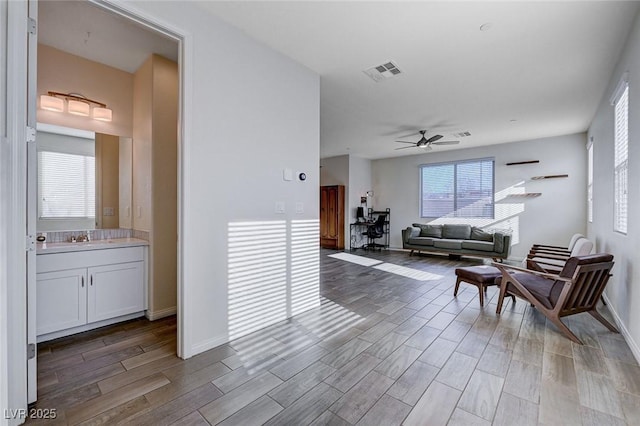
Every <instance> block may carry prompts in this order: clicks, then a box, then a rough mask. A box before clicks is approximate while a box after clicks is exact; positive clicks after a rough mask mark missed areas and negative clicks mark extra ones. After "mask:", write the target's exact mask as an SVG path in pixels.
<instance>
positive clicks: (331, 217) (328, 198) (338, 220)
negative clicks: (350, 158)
mask: <svg viewBox="0 0 640 426" xmlns="http://www.w3.org/2000/svg"><path fill="white" fill-rule="evenodd" d="M320 247H325V248H332V249H337V250H342V249H344V185H332V186H321V187H320Z"/></svg>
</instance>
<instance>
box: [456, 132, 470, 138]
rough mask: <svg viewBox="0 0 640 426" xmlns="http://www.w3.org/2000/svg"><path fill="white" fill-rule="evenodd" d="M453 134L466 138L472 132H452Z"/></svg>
mask: <svg viewBox="0 0 640 426" xmlns="http://www.w3.org/2000/svg"><path fill="white" fill-rule="evenodd" d="M452 135H453V136H454V137H456V138H466V137H467V136H471V133H469V132H455V133H452Z"/></svg>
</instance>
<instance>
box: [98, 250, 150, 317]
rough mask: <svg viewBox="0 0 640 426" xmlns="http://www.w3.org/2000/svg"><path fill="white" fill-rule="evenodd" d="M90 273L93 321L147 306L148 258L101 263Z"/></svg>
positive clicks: (141, 309)
mask: <svg viewBox="0 0 640 426" xmlns="http://www.w3.org/2000/svg"><path fill="white" fill-rule="evenodd" d="M88 273H89V287H88V297H87V320H88V321H89V322H94V321H101V320H104V319H109V318H113V317H117V316H120V315H126V314H131V313H134V312H140V311H143V310H144V262H130V263H119V264H115V265H107V266H97V267H94V268H89V269H88Z"/></svg>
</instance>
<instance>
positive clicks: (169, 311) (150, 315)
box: [144, 306, 178, 321]
mask: <svg viewBox="0 0 640 426" xmlns="http://www.w3.org/2000/svg"><path fill="white" fill-rule="evenodd" d="M177 312H178V309H177V308H176V307H175V306H173V307H171V308H166V309H160V310H159V311H153V312H151V311H149V310H147V312H145V314H144V316H146V317H147V319H148V320H149V321H155V320H157V319H160V318H164V317H170V316H171V315H175V314H176V313H177Z"/></svg>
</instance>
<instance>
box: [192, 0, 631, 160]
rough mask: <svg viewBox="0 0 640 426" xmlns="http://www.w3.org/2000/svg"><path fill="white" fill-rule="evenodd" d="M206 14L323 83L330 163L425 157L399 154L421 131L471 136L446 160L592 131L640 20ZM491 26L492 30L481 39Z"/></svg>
mask: <svg viewBox="0 0 640 426" xmlns="http://www.w3.org/2000/svg"><path fill="white" fill-rule="evenodd" d="M199 4H200V5H201V6H202V7H204V8H206V9H207V10H210V11H212V12H213V13H215V14H216V15H218V16H219V17H221V18H222V19H224V20H226V21H227V22H229V23H231V24H233V25H235V26H237V27H239V28H241V29H243V30H244V31H245V32H246V33H248V34H250V35H251V36H253V37H254V38H256V39H258V40H260V41H262V42H263V43H265V44H266V45H268V46H271V47H272V48H274V49H276V50H278V51H280V52H282V53H284V54H285V55H287V56H289V57H291V58H293V59H294V60H296V61H298V62H300V63H302V64H304V65H306V66H307V67H308V68H310V69H312V70H314V71H316V72H317V73H319V74H320V76H321V108H320V114H321V156H322V157H330V156H334V155H342V154H347V153H350V154H353V155H357V156H361V157H365V158H372V159H373V158H384V157H390V156H398V155H411V154H421V153H422V151H421V150H420V149H419V148H411V149H404V150H400V151H395V150H394V149H395V148H398V147H400V146H404V145H403V144H399V143H395V142H394V140H395V139H398V138H400V137H404V136H406V135H408V134H410V133H413V132H417V130H419V129H430V134H434V132H437V133H441V134H443V135H445V138H446V139H452V138H451V137H450V135H451V133H452V132H454V131H461V130H462V131H469V132H471V135H472V136H471V137H467V138H463V139H461V143H460V144H459V145H457V146H440V147H436V148H434V149H435V150H445V149H460V148H468V147H472V146H480V145H487V144H496V143H504V142H512V141H519V140H526V139H533V138H540V137H547V136H555V135H564V134H571V133H576V132H582V131H585V130H586V129H587V127H588V125H589V124H590V122H591V119H592V118H593V116H594V113H595V110H596V107H597V105H598V103H599V101H600V99H601V98H602V96H603V94H604V90H605V88H606V85H607V83H608V80H609V78H610V77H611V73H612V71H613V68H614V66H615V62H616V61H617V58H618V56H619V54H620V52H621V49H622V47H623V43H624V41H625V40H626V37H627V35H628V33H629V30H630V28H631V24H632V23H633V20H634V17H635V15H636V13H637V10H638V3H637V2H614V1H606V2H590V1H571V2H482V1H475V2H415V1H414V2H306V1H303V2H269V1H267V2H261V1H258V2H245V1H242V2H202V3H199ZM484 23H491V24H492V26H491V29H490V30H488V31H480V26H481V25H482V24H484ZM388 60H393V61H394V62H395V63H396V64H397V65H398V67H399V68H400V69H401V70H402V71H403V74H401V75H399V76H397V77H394V78H393V79H390V80H386V81H383V82H380V83H375V82H374V81H373V80H371V79H370V78H369V77H367V76H366V75H365V74H364V73H363V72H362V71H363V70H365V69H367V68H370V67H372V66H376V65H379V64H382V63H385V62H387V61H388ZM511 120H517V121H513V122H512V121H511ZM427 136H429V133H428V134H427ZM409 139H410V140H415V141H417V140H418V139H419V136H414V137H410V138H409ZM405 140H406V139H405Z"/></svg>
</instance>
